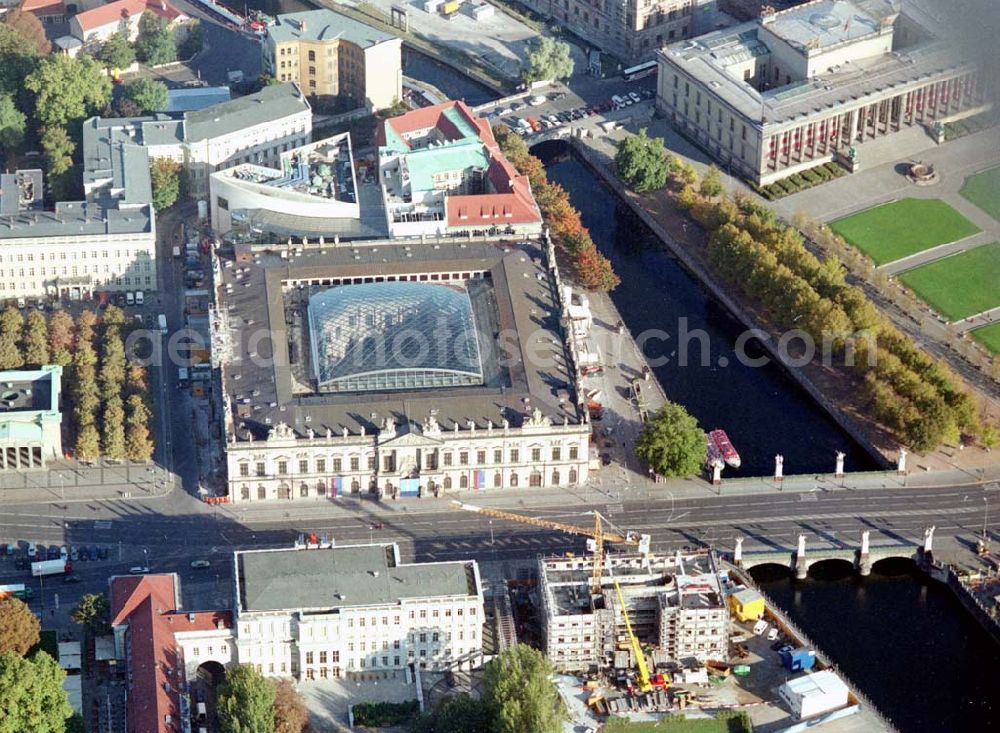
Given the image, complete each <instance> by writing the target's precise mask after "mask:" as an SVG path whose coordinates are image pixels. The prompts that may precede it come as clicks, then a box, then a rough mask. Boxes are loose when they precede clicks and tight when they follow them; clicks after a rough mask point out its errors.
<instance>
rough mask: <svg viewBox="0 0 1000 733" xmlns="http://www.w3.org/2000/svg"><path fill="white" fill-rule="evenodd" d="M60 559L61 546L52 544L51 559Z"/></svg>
mask: <svg viewBox="0 0 1000 733" xmlns="http://www.w3.org/2000/svg"><path fill="white" fill-rule="evenodd" d="M58 559H59V546H58V545H52V546H51V547H50V548H49V560H58Z"/></svg>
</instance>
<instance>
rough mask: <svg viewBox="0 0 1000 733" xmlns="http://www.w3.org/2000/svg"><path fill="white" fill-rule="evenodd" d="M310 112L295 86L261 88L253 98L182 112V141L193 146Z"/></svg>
mask: <svg viewBox="0 0 1000 733" xmlns="http://www.w3.org/2000/svg"><path fill="white" fill-rule="evenodd" d="M310 109H311V107H310V106H309V102H307V101H306V98H305V96H304V95H303V94H302V92H300V91H299V88H298V87H297V86H296V85H295V84H292V83H288V84H275V85H272V86H269V87H264V88H263V89H261V90H260V91H259V92H257V93H256V94H248V95H247V96H245V97H240V98H239V99H233V100H231V101H229V102H223V103H222V104H214V105H212V106H211V107H205V108H204V109H199V110H195V111H194V112H186V113H185V114H184V138H185V140H187V141H188V142H197V141H199V140H205V139H207V138H211V137H220V136H222V135H228V134H231V133H234V132H238V131H239V130H243V129H246V128H248V127H253V126H255V125H263V124H266V123H268V122H275V121H277V120H280V119H282V118H284V117H290V116H291V115H294V114H296V113H298V112H307V111H309V110H310Z"/></svg>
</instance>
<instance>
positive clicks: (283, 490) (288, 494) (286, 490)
mask: <svg viewBox="0 0 1000 733" xmlns="http://www.w3.org/2000/svg"><path fill="white" fill-rule="evenodd" d="M278 498H279V499H291V498H292V487H291V486H286V485H284V484H282V485H281V486H279V487H278Z"/></svg>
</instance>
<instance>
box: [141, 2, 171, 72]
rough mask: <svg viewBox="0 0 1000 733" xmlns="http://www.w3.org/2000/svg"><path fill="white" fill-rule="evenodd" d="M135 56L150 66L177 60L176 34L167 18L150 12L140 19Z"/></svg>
mask: <svg viewBox="0 0 1000 733" xmlns="http://www.w3.org/2000/svg"><path fill="white" fill-rule="evenodd" d="M135 54H136V56H137V57H138V58H139V60H140V61H142V62H143V63H146V64H149V65H150V66H159V65H160V64H169V63H172V62H174V61H176V60H177V45H176V44H175V43H174V32H173V30H171V28H170V24H169V23H168V22H167V20H166V18H161V17H159V16H157V15H155V14H153V13H152V12H150V11H149V10H147V11H146V12H144V13H143V14H142V17H141V18H139V35H138V37H137V38H136V39H135Z"/></svg>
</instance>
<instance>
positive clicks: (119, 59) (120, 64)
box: [96, 31, 135, 69]
mask: <svg viewBox="0 0 1000 733" xmlns="http://www.w3.org/2000/svg"><path fill="white" fill-rule="evenodd" d="M96 58H97V60H98V61H100V62H101V63H102V64H104V66H105V67H107V68H109V69H127V68H128V67H129V66H131V65H132V64H134V63H135V49H133V48H132V44H130V43H129V42H128V37H127V36H126V35H125V34H124V33H122V32H121V31H119V32H118V33H112V34H111V37H110V38H108V40H106V41H105V42H104V45H103V46H101V50H100V51H98V52H97V55H96Z"/></svg>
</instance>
